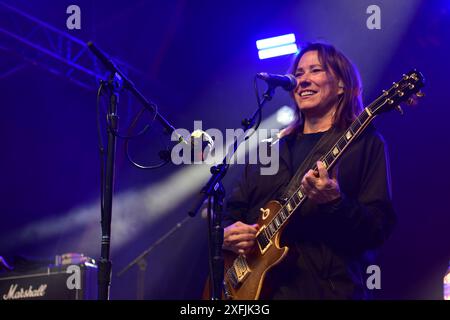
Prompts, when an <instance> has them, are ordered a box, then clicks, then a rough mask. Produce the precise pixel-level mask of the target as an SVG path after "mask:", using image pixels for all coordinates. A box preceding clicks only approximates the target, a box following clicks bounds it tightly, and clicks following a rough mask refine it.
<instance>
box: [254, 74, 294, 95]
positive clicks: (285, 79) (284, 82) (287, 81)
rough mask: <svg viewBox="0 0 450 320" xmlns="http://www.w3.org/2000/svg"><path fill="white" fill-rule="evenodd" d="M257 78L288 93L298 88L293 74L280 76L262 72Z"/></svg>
mask: <svg viewBox="0 0 450 320" xmlns="http://www.w3.org/2000/svg"><path fill="white" fill-rule="evenodd" d="M256 76H257V77H258V78H259V79H262V80H264V81H266V82H267V84H268V85H269V86H273V87H282V88H283V89H284V90H286V91H292V90H294V89H295V87H297V80H296V79H295V77H294V76H293V75H292V74H286V75H280V74H271V73H267V72H260V73H257V74H256Z"/></svg>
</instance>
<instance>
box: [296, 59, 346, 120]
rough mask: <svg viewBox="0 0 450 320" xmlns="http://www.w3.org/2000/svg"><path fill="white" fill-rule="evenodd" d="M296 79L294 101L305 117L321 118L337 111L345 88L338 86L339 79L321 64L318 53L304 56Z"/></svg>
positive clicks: (299, 64)
mask: <svg viewBox="0 0 450 320" xmlns="http://www.w3.org/2000/svg"><path fill="white" fill-rule="evenodd" d="M295 77H296V78H297V88H296V89H295V92H294V99H295V101H296V103H297V106H298V107H299V108H300V111H301V112H302V113H303V114H304V115H305V117H307V118H308V117H321V116H324V115H326V114H329V113H330V112H333V111H334V110H335V109H336V107H337V104H338V102H339V95H341V94H342V93H343V88H340V87H339V86H338V79H337V78H336V77H335V76H334V74H333V73H332V71H331V70H326V69H325V66H323V65H322V64H321V63H320V61H319V56H318V53H317V51H308V52H306V53H305V54H303V56H302V57H301V58H300V60H299V62H298V65H297V69H296V71H295Z"/></svg>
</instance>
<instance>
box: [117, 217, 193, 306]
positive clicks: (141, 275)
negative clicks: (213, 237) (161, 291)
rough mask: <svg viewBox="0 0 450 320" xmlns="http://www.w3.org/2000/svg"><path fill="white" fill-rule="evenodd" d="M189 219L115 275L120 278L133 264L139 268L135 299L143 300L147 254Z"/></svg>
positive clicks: (177, 225) (185, 219)
mask: <svg viewBox="0 0 450 320" xmlns="http://www.w3.org/2000/svg"><path fill="white" fill-rule="evenodd" d="M188 219H189V217H186V218H184V219H183V220H182V221H181V222H178V223H177V224H176V225H175V226H174V227H172V229H170V230H169V231H167V233H166V234H164V235H163V236H162V237H161V238H159V239H158V240H156V241H155V242H154V243H153V244H152V245H151V246H150V247H148V248H147V249H146V250H145V251H143V252H142V253H141V254H140V255H139V256H137V257H136V258H135V259H134V260H133V261H131V262H130V263H129V264H128V265H127V266H126V267H125V268H123V269H122V270H121V271H120V272H119V273H117V276H118V277H121V276H122V275H123V274H124V273H125V272H127V271H128V270H129V269H130V268H131V267H132V266H134V265H135V264H136V265H137V266H138V267H139V270H138V275H137V295H136V296H137V299H138V300H143V299H144V280H145V272H146V271H147V265H148V263H147V260H146V258H147V256H148V254H149V253H150V252H151V251H152V250H153V249H155V247H157V246H158V245H160V244H161V243H162V242H163V241H164V240H166V239H167V238H168V237H170V236H171V235H172V234H173V233H175V231H177V230H178V229H180V228H181V226H182V225H183V224H185V223H186V221H187V220H188Z"/></svg>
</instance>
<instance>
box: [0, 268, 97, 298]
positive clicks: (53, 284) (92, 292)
mask: <svg viewBox="0 0 450 320" xmlns="http://www.w3.org/2000/svg"><path fill="white" fill-rule="evenodd" d="M96 298H97V266H96V265H95V264H92V263H90V262H81V263H78V264H70V265H60V266H49V267H47V268H42V269H37V270H34V271H29V272H26V273H14V272H8V273H6V274H2V275H0V300H93V299H96Z"/></svg>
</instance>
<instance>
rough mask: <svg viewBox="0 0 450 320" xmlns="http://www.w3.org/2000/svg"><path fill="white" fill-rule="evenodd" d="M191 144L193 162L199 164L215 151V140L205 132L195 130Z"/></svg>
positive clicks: (190, 138) (191, 137)
mask: <svg viewBox="0 0 450 320" xmlns="http://www.w3.org/2000/svg"><path fill="white" fill-rule="evenodd" d="M189 140H190V142H191V162H192V163H199V162H203V161H205V159H206V158H207V157H208V156H209V155H210V154H211V152H212V150H213V149H214V140H213V139H212V138H211V136H210V135H209V134H207V133H206V132H205V131H203V130H199V129H198V130H195V131H194V132H192V133H191V136H190V137H189Z"/></svg>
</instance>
